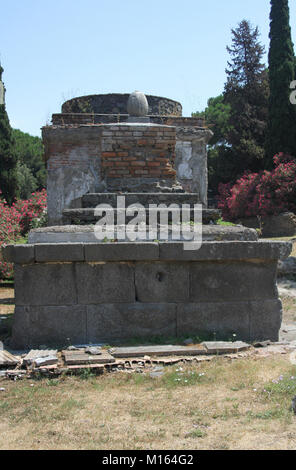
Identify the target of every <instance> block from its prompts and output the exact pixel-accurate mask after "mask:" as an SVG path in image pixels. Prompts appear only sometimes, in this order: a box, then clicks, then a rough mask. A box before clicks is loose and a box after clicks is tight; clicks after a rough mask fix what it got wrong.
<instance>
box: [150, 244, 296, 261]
mask: <svg viewBox="0 0 296 470" xmlns="http://www.w3.org/2000/svg"><path fill="white" fill-rule="evenodd" d="M291 251H292V243H289V242H273V241H221V242H219V241H214V242H205V243H202V245H201V247H200V248H199V249H197V250H194V249H193V250H184V244H183V243H181V242H176V243H160V244H159V257H160V259H166V260H182V261H185V260H192V261H194V260H201V261H206V260H247V259H261V260H263V259H265V260H270V259H276V260H278V259H279V258H280V259H284V258H287V257H288V256H289V254H290V253H291Z"/></svg>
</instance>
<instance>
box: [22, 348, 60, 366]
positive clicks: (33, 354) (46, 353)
mask: <svg viewBox="0 0 296 470" xmlns="http://www.w3.org/2000/svg"><path fill="white" fill-rule="evenodd" d="M48 357H51V358H55V359H56V362H57V361H58V350H57V349H31V350H30V351H29V352H28V354H26V356H25V357H24V359H23V364H24V365H30V364H32V363H33V362H35V361H36V359H43V358H48ZM53 364H55V362H53Z"/></svg>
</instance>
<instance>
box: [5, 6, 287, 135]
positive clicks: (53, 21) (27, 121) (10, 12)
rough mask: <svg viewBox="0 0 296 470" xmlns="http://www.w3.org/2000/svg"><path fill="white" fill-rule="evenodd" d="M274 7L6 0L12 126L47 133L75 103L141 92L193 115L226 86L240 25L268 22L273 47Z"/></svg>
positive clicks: (264, 32)
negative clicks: (55, 116)
mask: <svg viewBox="0 0 296 470" xmlns="http://www.w3.org/2000/svg"><path fill="white" fill-rule="evenodd" d="M289 3H290V15H291V27H292V37H293V41H294V43H295V45H296V0H290V2H289ZM269 10H270V1H269V0H183V1H180V0H142V1H141V0H138V1H137V0H50V1H45V0H9V1H7V0H0V57H1V62H2V65H3V67H4V69H5V71H4V74H3V79H4V82H5V86H6V88H7V94H6V104H7V111H8V114H9V117H10V121H11V125H12V126H13V127H15V128H18V129H21V130H22V131H24V132H29V133H30V134H32V135H40V127H42V126H43V125H45V124H46V122H50V118H51V114H52V113H56V112H60V108H61V104H62V102H63V101H65V100H66V99H70V98H73V97H74V96H81V95H88V94H95V93H116V92H117V93H129V92H132V91H134V90H140V91H143V92H145V93H147V94H153V95H158V96H165V97H168V98H172V99H175V100H177V101H180V102H181V103H182V105H183V115H184V116H190V115H191V112H193V111H196V110H202V109H203V108H204V107H205V105H206V102H207V99H208V98H209V97H211V96H216V95H218V94H219V93H221V92H222V90H223V86H224V82H225V67H226V63H227V59H228V54H227V52H226V45H229V44H230V43H231V32H230V30H231V28H233V27H236V26H237V24H238V22H239V21H241V20H242V19H244V18H245V19H248V20H250V21H251V23H252V24H253V25H254V26H255V25H258V26H259V29H260V32H261V42H262V43H263V44H264V45H265V46H266V49H267V50H268V44H269V40H268V33H269Z"/></svg>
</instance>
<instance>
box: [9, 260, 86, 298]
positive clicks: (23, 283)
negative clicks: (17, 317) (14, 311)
mask: <svg viewBox="0 0 296 470" xmlns="http://www.w3.org/2000/svg"><path fill="white" fill-rule="evenodd" d="M14 279H15V303H16V305H74V304H76V303H77V291H76V282H75V268H74V264H72V263H55V264H46V263H44V264H41V263H40V264H30V265H23V266H22V265H18V264H16V265H15V269H14Z"/></svg>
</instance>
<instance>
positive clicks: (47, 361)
mask: <svg viewBox="0 0 296 470" xmlns="http://www.w3.org/2000/svg"><path fill="white" fill-rule="evenodd" d="M57 362H58V358H57V356H45V357H38V358H37V359H34V361H33V364H34V365H35V367H43V366H50V365H53V364H57Z"/></svg>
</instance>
